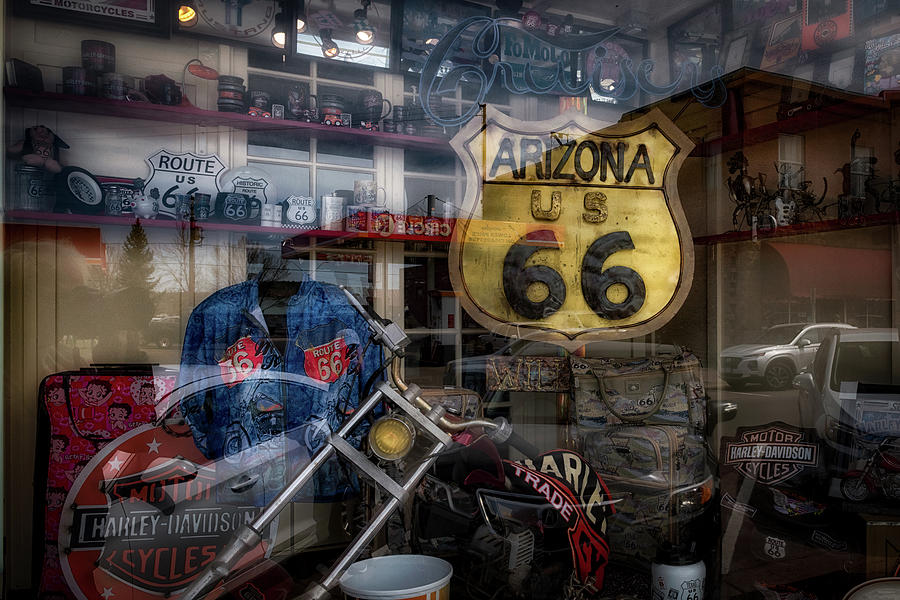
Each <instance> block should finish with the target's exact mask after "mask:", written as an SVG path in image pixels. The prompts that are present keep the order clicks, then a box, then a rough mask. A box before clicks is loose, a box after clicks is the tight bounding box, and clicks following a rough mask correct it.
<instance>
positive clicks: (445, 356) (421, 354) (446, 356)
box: [405, 333, 456, 386]
mask: <svg viewBox="0 0 900 600" xmlns="http://www.w3.org/2000/svg"><path fill="white" fill-rule="evenodd" d="M409 337H410V340H411V342H410V344H409V346H407V347H406V361H405V368H406V377H407V379H408V380H409V381H415V382H416V383H418V384H419V385H423V386H424V385H429V386H440V385H443V382H444V378H445V372H446V370H447V369H448V368H450V367H449V366H450V363H451V362H452V361H453V360H455V359H456V336H455V335H453V334H452V333H445V334H439V333H429V334H425V335H421V334H410V336H409Z"/></svg>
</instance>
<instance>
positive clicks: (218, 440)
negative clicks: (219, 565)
mask: <svg viewBox="0 0 900 600" xmlns="http://www.w3.org/2000/svg"><path fill="white" fill-rule="evenodd" d="M287 332H288V342H287V344H286V346H285V351H284V355H282V354H281V353H280V352H279V351H278V350H277V349H276V348H275V346H274V345H273V344H272V343H271V342H270V341H269V336H268V330H267V327H266V324H265V318H264V316H263V313H262V310H261V309H260V306H259V287H258V284H257V282H256V281H255V280H250V281H245V282H243V283H239V284H236V285H232V286H229V287H227V288H223V289H221V290H219V291H217V292H215V293H213V294H212V295H211V296H209V297H208V298H207V299H206V300H204V301H203V302H201V303H200V304H199V305H198V306H197V307H196V308H195V309H194V311H193V312H192V313H191V316H190V319H189V320H188V325H187V329H186V331H185V335H184V348H183V350H182V354H181V369H180V371H179V386H183V385H189V384H192V385H190V389H192V390H193V391H192V392H191V393H188V394H186V395H185V397H184V398H183V399H182V400H181V410H182V413H183V414H184V416H185V419H186V420H187V422H188V424H189V425H190V428H191V432H192V434H193V436H194V442H195V443H196V445H197V447H198V449H199V450H200V451H201V452H202V453H203V454H204V455H205V456H206V457H207V458H209V459H212V460H216V461H217V464H216V474H217V475H216V478H217V480H219V482H220V483H221V484H222V485H220V486H219V497H220V498H221V499H223V500H225V499H226V497H228V496H229V495H230V494H231V493H234V494H235V497H234V498H229V499H232V500H237V499H238V497H240V498H241V499H242V500H243V501H247V499H248V493H249V495H250V496H252V498H253V502H254V503H256V504H263V503H265V502H268V501H269V500H271V499H272V498H273V497H274V495H275V494H276V493H277V492H278V491H279V490H280V489H281V488H282V487H283V485H284V482H285V478H286V477H290V476H291V475H292V474H293V473H294V472H296V471H297V470H299V469H300V468H302V466H303V465H304V464H305V462H306V461H307V460H308V459H309V457H310V456H311V455H312V454H313V453H314V452H315V451H316V450H317V449H318V448H319V447H320V446H321V444H322V443H323V442H324V441H325V439H326V438H327V436H328V434H329V433H331V432H333V431H335V430H337V428H338V427H340V425H341V423H342V422H343V421H344V419H345V418H346V417H347V416H348V415H349V414H350V413H352V412H353V410H355V409H356V408H357V406H358V405H359V402H360V400H361V394H362V393H363V387H364V385H365V384H366V382H368V381H369V379H370V377H372V375H373V374H374V373H375V372H376V371H377V370H378V368H379V366H380V364H381V361H382V352H381V347H380V346H378V345H377V344H374V343H371V342H370V341H369V340H370V333H369V330H368V326H367V324H366V322H365V319H363V318H362V317H361V316H360V315H359V313H358V312H357V311H356V310H355V309H354V308H353V307H352V306H351V305H350V304H349V303H348V302H347V300H346V299H345V297H344V294H343V292H342V291H341V290H340V289H339V288H337V287H336V286H334V285H331V284H323V283H319V282H316V281H310V280H306V281H303V282H301V284H300V288H299V290H298V292H297V294H296V295H294V296H293V297H291V298H290V299H289V301H288V306H287ZM204 378H205V381H207V382H209V385H202V384H198V382H201V381H202V380H204ZM357 430H358V431H356V432H354V436H353V437H352V438H351V439H350V440H349V441H350V442H351V443H352V444H354V445H356V446H358V445H359V442H360V439H361V436H362V434H363V433H365V431H364V427H358V428H357ZM242 477H243V478H244V479H245V480H246V477H250V478H253V479H257V483H254V484H253V485H252V487H251V489H250V490H249V492H247V491H233V489H234V488H238V489H240V486H237V485H235V484H234V482H235V481H237V480H239V479H240V478H242ZM259 482H261V485H260V484H259ZM312 483H313V485H312V486H310V485H308V486H307V487H306V488H305V489H304V491H303V492H301V497H302V498H304V499H309V498H315V499H316V500H318V501H333V500H337V499H340V498H342V497H345V496H347V495H348V494H352V493H353V492H354V491H355V488H356V481H355V478H353V477H352V476H350V475H349V474H348V473H347V472H346V471H345V470H344V469H343V468H342V467H341V465H340V464H339V463H338V461H337V460H336V459H332V460H331V461H329V462H328V463H326V465H324V466H323V467H322V468H321V469H320V470H319V472H318V473H317V476H316V477H315V478H314V480H313V482H312Z"/></svg>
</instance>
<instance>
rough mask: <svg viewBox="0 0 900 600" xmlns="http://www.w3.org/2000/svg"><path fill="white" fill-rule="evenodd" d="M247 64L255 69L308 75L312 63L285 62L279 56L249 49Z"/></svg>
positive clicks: (300, 61) (306, 61)
mask: <svg viewBox="0 0 900 600" xmlns="http://www.w3.org/2000/svg"><path fill="white" fill-rule="evenodd" d="M247 64H248V65H249V66H250V67H253V68H257V69H268V70H270V71H282V72H284V73H294V74H297V75H309V74H310V73H309V67H310V65H311V64H312V63H310V62H309V61H308V60H285V58H284V57H283V56H282V55H280V54H273V53H271V52H262V51H260V50H255V49H251V50H249V51H248V52H247Z"/></svg>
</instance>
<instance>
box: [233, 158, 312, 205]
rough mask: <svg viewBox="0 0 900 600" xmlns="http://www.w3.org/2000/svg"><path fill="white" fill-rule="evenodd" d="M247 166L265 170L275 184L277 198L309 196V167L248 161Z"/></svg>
mask: <svg viewBox="0 0 900 600" xmlns="http://www.w3.org/2000/svg"><path fill="white" fill-rule="evenodd" d="M247 164H248V165H249V166H252V167H258V168H260V169H262V170H263V171H265V173H266V174H267V175H268V176H269V177H270V178H271V181H272V183H274V184H275V191H276V195H275V196H274V197H277V199H278V200H279V201H280V200H283V199H285V198H287V197H288V196H309V195H310V193H309V191H310V190H309V167H299V166H298V167H295V166H286V165H276V164H271V163H262V162H248V163H247Z"/></svg>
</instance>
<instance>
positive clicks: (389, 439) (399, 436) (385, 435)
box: [369, 415, 416, 460]
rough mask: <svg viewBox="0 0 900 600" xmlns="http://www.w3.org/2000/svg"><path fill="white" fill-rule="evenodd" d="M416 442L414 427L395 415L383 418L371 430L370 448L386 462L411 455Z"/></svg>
mask: <svg viewBox="0 0 900 600" xmlns="http://www.w3.org/2000/svg"><path fill="white" fill-rule="evenodd" d="M415 440H416V430H415V429H414V428H413V426H412V425H411V424H410V423H409V422H407V421H406V420H405V419H403V418H401V417H397V416H393V415H389V416H384V417H381V418H380V419H378V420H377V421H375V423H374V424H373V425H372V428H371V429H370V430H369V447H370V448H371V449H372V452H374V453H375V455H376V456H378V457H379V458H382V459H384V460H400V459H401V458H403V457H404V456H406V455H407V454H409V451H410V450H411V449H412V446H413V442H414V441H415Z"/></svg>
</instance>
